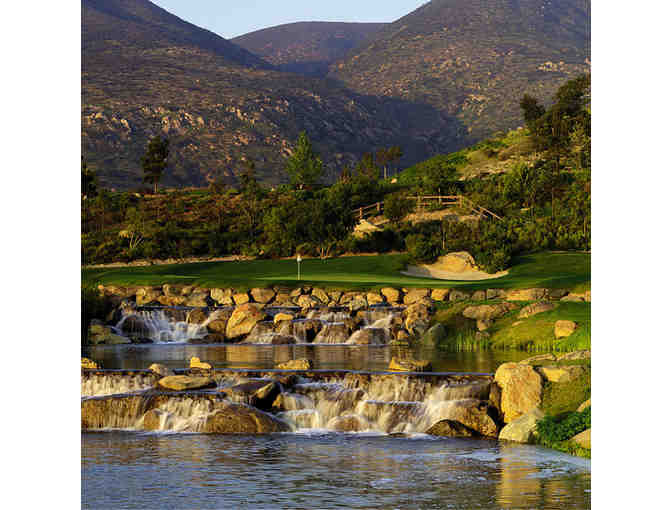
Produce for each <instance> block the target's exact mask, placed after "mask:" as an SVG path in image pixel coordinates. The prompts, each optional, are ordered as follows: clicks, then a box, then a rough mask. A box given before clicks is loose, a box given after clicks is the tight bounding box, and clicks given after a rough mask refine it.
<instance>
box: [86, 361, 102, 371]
mask: <svg viewBox="0 0 672 510" xmlns="http://www.w3.org/2000/svg"><path fill="white" fill-rule="evenodd" d="M82 368H88V369H91V370H94V369H98V368H100V366H99V365H98V363H96V362H95V361H93V360H92V359H89V358H82Z"/></svg>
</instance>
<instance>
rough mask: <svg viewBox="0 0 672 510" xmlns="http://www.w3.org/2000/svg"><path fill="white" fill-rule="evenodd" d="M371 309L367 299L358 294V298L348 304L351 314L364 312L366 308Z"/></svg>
mask: <svg viewBox="0 0 672 510" xmlns="http://www.w3.org/2000/svg"><path fill="white" fill-rule="evenodd" d="M368 307H369V303H368V301H367V300H366V297H365V296H363V295H360V294H358V295H357V296H355V297H353V298H352V299H351V300H350V301H349V302H348V309H349V310H350V311H351V312H358V311H359V310H364V309H365V308H368Z"/></svg>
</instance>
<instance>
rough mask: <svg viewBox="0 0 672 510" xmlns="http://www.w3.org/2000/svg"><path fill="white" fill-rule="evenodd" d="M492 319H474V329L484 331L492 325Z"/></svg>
mask: <svg viewBox="0 0 672 510" xmlns="http://www.w3.org/2000/svg"><path fill="white" fill-rule="evenodd" d="M492 324H493V321H492V320H490V319H483V320H480V319H479V320H477V321H476V329H478V330H479V331H485V330H486V329H488V328H490V326H492Z"/></svg>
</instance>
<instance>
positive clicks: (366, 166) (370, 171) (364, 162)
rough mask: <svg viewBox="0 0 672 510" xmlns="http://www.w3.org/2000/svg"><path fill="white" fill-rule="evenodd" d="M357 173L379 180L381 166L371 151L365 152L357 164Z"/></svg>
mask: <svg viewBox="0 0 672 510" xmlns="http://www.w3.org/2000/svg"><path fill="white" fill-rule="evenodd" d="M357 173H358V174H359V175H361V176H363V177H366V178H368V179H370V180H372V181H377V180H378V177H379V176H380V168H378V165H377V164H376V158H375V157H374V155H373V154H371V153H370V152H367V153H365V154H364V155H363V156H362V159H361V160H360V161H359V163H358V164H357Z"/></svg>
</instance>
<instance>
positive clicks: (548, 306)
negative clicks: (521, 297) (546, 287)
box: [518, 301, 558, 319]
mask: <svg viewBox="0 0 672 510" xmlns="http://www.w3.org/2000/svg"><path fill="white" fill-rule="evenodd" d="M557 306H558V305H557V304H555V303H549V302H548V301H539V302H538V303H531V304H529V305H527V306H526V307H524V308H523V309H522V310H521V311H520V312H519V313H518V318H519V319H527V318H528V317H532V316H533V315H537V314H539V313H544V312H550V311H551V310H554V309H555V308H557Z"/></svg>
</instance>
